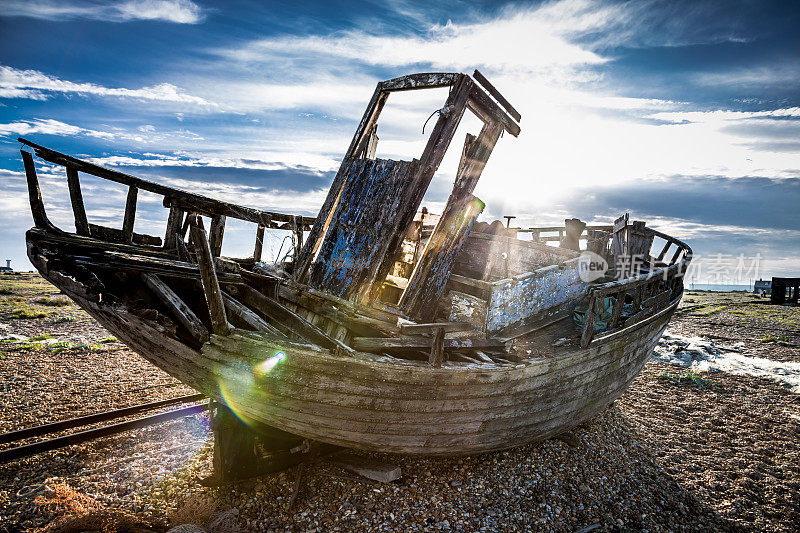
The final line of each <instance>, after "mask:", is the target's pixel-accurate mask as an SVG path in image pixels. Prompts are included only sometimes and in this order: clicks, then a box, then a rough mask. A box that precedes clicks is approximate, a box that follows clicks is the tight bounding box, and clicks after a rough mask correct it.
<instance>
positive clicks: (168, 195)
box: [17, 137, 314, 229]
mask: <svg viewBox="0 0 800 533" xmlns="http://www.w3.org/2000/svg"><path fill="white" fill-rule="evenodd" d="M17 140H18V141H19V142H21V143H22V144H25V145H27V146H30V147H31V148H33V149H34V151H35V152H36V155H37V156H39V157H41V158H42V159H44V160H45V161H48V162H50V163H54V164H56V165H62V166H65V167H72V168H74V169H75V170H78V171H80V172H85V173H86V174H91V175H93V176H97V177H99V178H103V179H107V180H109V181H114V182H116V183H121V184H123V185H128V186H134V187H137V188H139V189H141V190H143V191H149V192H152V193H155V194H159V195H162V196H164V204H165V207H173V206H175V207H179V208H181V209H184V210H185V211H190V212H194V213H199V214H203V215H207V216H214V215H225V216H228V217H232V218H238V219H240V220H245V221H247V222H255V223H262V222H263V223H265V224H266V225H267V227H270V228H283V229H286V228H287V227H288V226H286V224H290V223H291V222H292V216H293V215H287V214H283V213H275V212H271V211H260V210H258V209H252V208H249V207H243V206H239V205H235V204H231V203H228V202H222V201H219V200H214V199H211V198H208V197H206V196H201V195H199V194H193V193H189V192H185V191H182V190H180V189H175V188H172V187H167V186H166V185H161V184H159V183H154V182H152V181H147V180H143V179H141V178H137V177H135V176H131V175H129V174H125V173H123V172H118V171H116V170H110V169H107V168H103V167H100V166H97V165H95V164H93V163H89V162H88V161H82V160H80V159H77V158H74V157H72V156H69V155H66V154H62V153H60V152H56V151H55V150H51V149H49V148H45V147H44V146H40V145H38V144H36V143H33V142H31V141H28V140H26V139H23V138H21V137H20V138H18V139H17ZM25 157H26V156H24V155H23V159H24V158H25ZM28 157H30V154H29V155H28ZM298 218H299V222H300V224H302V225H303V227H304V228H305V229H310V227H311V225H312V224H313V223H314V218H313V217H298Z"/></svg>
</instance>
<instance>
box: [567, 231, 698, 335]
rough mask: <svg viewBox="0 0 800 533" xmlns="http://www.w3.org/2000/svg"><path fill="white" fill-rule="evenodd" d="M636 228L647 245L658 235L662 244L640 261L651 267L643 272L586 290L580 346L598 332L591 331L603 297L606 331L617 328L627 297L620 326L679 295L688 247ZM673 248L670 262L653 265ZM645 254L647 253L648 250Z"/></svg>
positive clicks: (666, 237) (658, 232) (662, 235)
mask: <svg viewBox="0 0 800 533" xmlns="http://www.w3.org/2000/svg"><path fill="white" fill-rule="evenodd" d="M637 228H639V230H640V231H641V233H642V234H643V235H644V236H645V237H646V238H647V242H648V243H649V245H650V246H652V242H653V237H660V238H661V239H663V240H664V241H666V244H665V245H664V247H663V248H662V249H661V250H660V252H659V253H658V255H656V256H652V255H650V258H651V260H650V261H647V262H644V263H643V264H644V266H645V267H655V268H649V269H648V271H647V272H646V273H644V274H641V275H638V276H636V277H631V278H626V279H621V280H617V281H611V282H608V283H604V284H600V285H596V286H594V287H592V288H591V289H589V294H588V299H589V302H588V307H587V309H586V315H585V322H584V325H583V331H582V334H581V347H583V348H586V347H588V346H589V344H591V342H592V340H593V339H594V338H595V337H596V335H597V333H599V332H595V323H596V320H597V317H598V316H599V315H600V313H601V312H602V309H603V306H604V305H603V304H604V300H605V299H606V298H612V299H613V307H612V312H611V318H610V321H609V322H608V329H607V330H608V331H610V330H614V329H616V328H617V327H619V325H620V320H621V318H622V311H623V307H624V306H625V304H626V299H627V298H628V297H630V298H631V313H630V314H629V316H628V317H627V318H626V319H625V323H624V325H625V326H626V327H627V326H629V325H632V324H636V323H637V322H639V321H640V320H642V319H644V318H646V317H648V316H651V315H652V314H654V313H656V312H658V311H659V310H661V309H662V308H664V307H665V306H666V305H667V304H669V303H670V302H671V301H673V300H674V299H675V298H677V297H678V296H680V294H681V293H682V291H683V275H684V274H685V272H686V268H687V267H688V265H689V262H690V261H691V258H692V249H691V248H690V247H689V245H687V244H686V243H685V242H683V241H681V240H679V239H676V238H674V237H670V236H669V235H666V234H665V233H661V232H660V231H656V230H653V229H650V228H644V227H643V226H641V227H638V226H637ZM673 247H674V248H675V251H674V252H673V255H672V258H671V260H670V264H669V265H668V266H664V267H657V266H656V265H658V264H659V263H660V261H661V260H662V259H663V258H664V257H665V256H666V254H667V252H668V251H669V250H670V249H671V248H673ZM645 253H646V254H647V253H649V250H648V252H645Z"/></svg>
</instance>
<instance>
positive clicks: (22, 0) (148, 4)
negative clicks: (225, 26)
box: [2, 0, 203, 24]
mask: <svg viewBox="0 0 800 533" xmlns="http://www.w3.org/2000/svg"><path fill="white" fill-rule="evenodd" d="M2 14H3V15H4V16H17V17H31V18H38V19H45V20H70V19H91V20H103V21H108V22H128V21H134V20H160V21H164V22H174V23H178V24H197V23H198V22H201V21H202V20H203V12H202V9H200V7H199V6H198V5H197V4H195V3H194V2H192V1H191V0H127V1H124V2H107V3H97V2H88V1H81V0H6V1H5V2H4V3H3V13H2Z"/></svg>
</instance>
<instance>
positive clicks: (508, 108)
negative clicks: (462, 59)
mask: <svg viewBox="0 0 800 533" xmlns="http://www.w3.org/2000/svg"><path fill="white" fill-rule="evenodd" d="M472 77H473V78H475V80H476V81H477V82H478V83H480V84H481V85H483V87H484V89H486V90H487V91H489V94H491V95H492V96H493V97H494V99H495V100H497V101H498V102H499V103H500V105H501V106H503V107H504V108H505V110H506V111H508V114H509V115H511V116H512V117H514V120H516V121H517V122H519V121H520V120H522V115H520V114H519V111H517V110H516V109H514V106H512V105H511V103H510V102H509V101H508V100H506V98H505V97H504V96H503V95H502V94H500V91H498V90H497V89H495V87H494V85H492V84H491V83H490V82H489V80H487V79H486V77H485V76H484V75H483V74H481V73H480V71H478V70H477V69H476V70H475V72H473V73H472Z"/></svg>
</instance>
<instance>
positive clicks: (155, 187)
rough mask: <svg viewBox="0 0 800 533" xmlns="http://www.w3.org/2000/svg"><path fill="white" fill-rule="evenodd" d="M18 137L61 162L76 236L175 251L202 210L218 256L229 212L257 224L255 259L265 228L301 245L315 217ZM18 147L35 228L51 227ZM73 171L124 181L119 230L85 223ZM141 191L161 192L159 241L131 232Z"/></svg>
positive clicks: (38, 152)
mask: <svg viewBox="0 0 800 533" xmlns="http://www.w3.org/2000/svg"><path fill="white" fill-rule="evenodd" d="M17 140H18V141H19V142H20V143H22V144H24V145H26V146H29V147H31V148H33V151H34V153H35V154H36V155H37V156H38V157H40V158H41V159H43V160H44V161H47V162H49V163H53V164H55V165H59V166H63V167H65V169H66V176H67V185H68V188H69V196H70V203H71V205H72V212H73V216H74V219H75V231H76V233H77V234H78V235H82V236H85V237H94V238H99V239H101V240H107V241H109V242H117V243H120V244H135V245H140V246H153V247H162V248H164V249H165V250H170V251H176V252H177V250H176V249H177V248H178V247H179V241H180V240H181V239H182V238H183V237H182V236H185V233H186V229H187V226H188V225H187V220H188V216H189V215H192V214H195V215H203V216H207V217H210V218H211V228H210V234H211V236H210V249H211V252H212V255H213V256H214V257H218V256H219V255H220V252H221V249H222V237H223V234H224V228H225V222H226V218H228V217H230V218H235V219H238V220H242V221H245V222H252V223H255V224H257V228H256V240H255V246H254V249H253V258H254V259H255V260H256V261H260V260H261V253H262V249H263V239H264V230H265V229H282V230H289V231H292V232H293V233H294V235H295V239H296V242H297V243H298V247H299V246H300V245H302V241H303V232H304V231H309V230H310V229H311V227H312V226H313V224H314V222H315V220H316V219H315V218H314V217H306V216H301V215H292V214H286V213H277V212H274V211H263V210H260V209H253V208H250V207H243V206H239V205H235V204H231V203H228V202H224V201H220V200H214V199H212V198H208V197H206V196H202V195H199V194H194V193H189V192H186V191H182V190H180V189H175V188H173V187H168V186H165V185H161V184H158V183H155V182H152V181H148V180H144V179H141V178H137V177H135V176H131V175H129V174H125V173H123V172H119V171H117V170H111V169H107V168H104V167H101V166H98V165H95V164H93V163H90V162H88V161H83V160H81V159H77V158H75V157H72V156H69V155H66V154H63V153H61V152H57V151H55V150H51V149H49V148H46V147H44V146H41V145H38V144H36V143H34V142H31V141H29V140H27V139H23V138H22V137H20V138H18V139H17ZM21 152H22V158H23V161H24V163H25V173H26V176H27V180H28V191H29V196H30V203H31V211H32V213H33V216H34V222H35V224H36V226H37V227H40V228H47V229H51V230H52V229H55V228H54V227H53V226H52V224H51V223H50V221H49V220H48V219H47V215H46V213H45V209H44V203H43V202H42V196H41V192H40V189H39V183H38V178H37V176H36V169H35V166H34V162H33V158H32V157H31V154H30V153H29V152H26V151H25V150H21ZM78 172H83V173H86V174H89V175H92V176H95V177H98V178H101V179H105V180H108V181H113V182H115V183H119V184H122V185H127V186H128V193H127V198H126V202H125V215H124V219H123V224H122V229H121V230H119V229H114V228H106V227H103V226H97V225H93V224H90V223H89V222H88V219H87V216H86V208H85V205H84V202H83V195H82V192H81V187H80V178H79V176H78ZM140 190H142V191H147V192H151V193H153V194H158V195H160V196H163V198H164V200H163V204H164V207H166V208H168V209H169V210H170V213H169V218H168V219H167V228H166V231H165V235H164V239H163V241H162V239H160V238H158V237H152V236H149V235H140V234H137V233H134V231H133V228H134V225H135V220H136V206H137V201H138V197H139V191H140Z"/></svg>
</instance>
